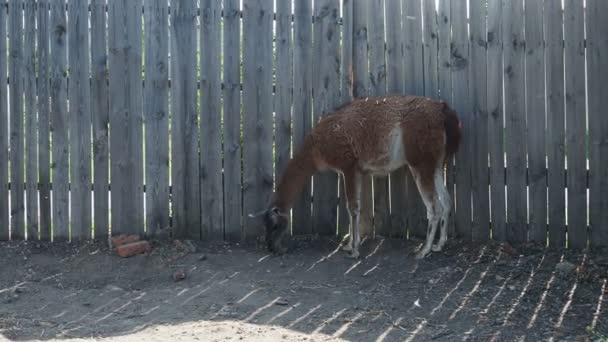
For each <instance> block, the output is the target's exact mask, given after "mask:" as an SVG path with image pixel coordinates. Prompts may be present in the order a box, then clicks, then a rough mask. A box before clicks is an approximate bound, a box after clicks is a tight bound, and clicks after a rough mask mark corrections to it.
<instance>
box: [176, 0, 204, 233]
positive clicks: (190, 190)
mask: <svg viewBox="0 0 608 342" xmlns="http://www.w3.org/2000/svg"><path fill="white" fill-rule="evenodd" d="M170 34H171V130H172V132H171V133H172V135H171V161H172V165H171V184H172V186H173V188H172V204H173V211H172V212H173V229H174V233H175V235H176V236H179V237H189V238H194V239H199V238H200V234H201V231H200V229H201V221H200V220H201V216H200V208H201V206H200V204H201V197H200V182H199V158H198V124H197V116H198V115H197V111H196V73H195V72H193V70H194V69H193V68H194V66H195V65H196V3H195V2H194V1H179V0H173V1H171V33H170Z"/></svg>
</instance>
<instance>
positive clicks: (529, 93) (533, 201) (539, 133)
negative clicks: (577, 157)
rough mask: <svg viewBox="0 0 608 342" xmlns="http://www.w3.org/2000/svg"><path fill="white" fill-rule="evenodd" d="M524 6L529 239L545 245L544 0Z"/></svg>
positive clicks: (529, 2)
mask: <svg viewBox="0 0 608 342" xmlns="http://www.w3.org/2000/svg"><path fill="white" fill-rule="evenodd" d="M525 6H526V8H525V16H526V17H525V27H526V113H527V123H528V129H527V132H528V137H527V139H528V183H529V185H528V186H529V203H530V204H529V208H530V212H529V218H528V224H529V239H530V241H534V242H538V243H542V244H543V245H545V244H546V243H547V168H546V154H545V61H544V58H545V49H544V38H543V2H542V1H526V3H525Z"/></svg>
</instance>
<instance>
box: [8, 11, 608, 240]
mask: <svg viewBox="0 0 608 342" xmlns="http://www.w3.org/2000/svg"><path fill="white" fill-rule="evenodd" d="M467 4H468V6H467ZM564 4H565V8H562V1H561V0H544V1H543V0H526V1H524V0H503V1H501V0H462V1H461V0H437V1H435V0H423V1H421V0H365V1H364V0H315V1H314V3H313V1H312V0H297V1H295V2H293V3H292V1H283V0H275V1H273V0H243V1H242V4H241V1H240V0H223V1H222V0H200V1H194V0H192V1H191V0H171V1H168V0H143V1H142V0H108V1H106V0H90V1H88V0H69V1H67V3H65V2H64V1H63V0H10V1H7V0H0V8H1V10H0V37H6V39H0V84H2V85H5V86H2V87H0V239H1V240H7V239H9V238H10V239H24V238H27V239H30V240H32V239H42V240H49V239H54V240H61V239H71V240H77V239H90V238H104V236H107V235H108V234H109V233H110V232H111V233H112V234H116V233H141V234H147V235H154V234H155V233H156V232H158V231H159V230H162V229H166V228H168V227H171V229H173V232H174V234H175V235H176V236H180V237H188V238H195V239H209V240H221V239H226V240H241V239H247V240H251V239H253V238H255V237H257V236H260V235H261V233H262V231H261V227H260V226H259V224H258V222H257V221H256V220H251V219H249V218H248V217H247V214H248V213H252V212H257V211H259V210H261V209H263V208H264V206H265V205H266V203H267V201H268V198H269V195H270V194H271V191H272V189H273V184H274V180H275V179H276V177H277V175H278V174H280V172H281V171H282V170H283V169H284V168H285V165H286V163H287V162H288V160H289V157H290V155H291V153H292V151H293V150H294V149H295V148H297V147H298V146H299V145H300V144H301V143H302V142H303V139H304V137H305V135H306V134H307V132H309V131H310V129H311V127H312V125H313V124H314V122H316V121H317V120H318V119H319V118H320V117H321V116H323V115H326V114H327V113H329V112H331V110H332V108H335V107H336V106H337V105H340V104H341V103H343V102H346V101H349V100H350V99H352V98H353V96H354V97H366V96H371V95H383V94H386V93H408V94H418V95H425V96H429V97H435V98H443V99H445V100H447V101H448V102H449V103H450V104H451V105H452V106H453V107H454V108H455V109H456V110H457V111H458V113H459V115H460V117H461V119H462V122H463V125H464V141H463V145H462V147H461V150H460V152H459V153H458V154H457V156H456V158H455V162H454V163H452V162H450V165H449V166H448V169H447V173H446V175H447V177H446V179H447V182H448V184H449V185H450V192H451V193H452V195H453V196H454V203H455V211H454V215H453V218H454V219H453V220H452V223H453V224H452V225H451V230H452V233H456V234H457V235H459V236H462V237H464V238H469V239H476V240H484V239H490V238H492V239H496V240H500V241H504V240H507V241H510V242H512V243H519V242H524V241H534V242H541V243H547V244H548V245H549V246H551V247H557V248H561V247H566V246H567V247H571V248H583V247H586V246H587V245H588V242H589V243H590V245H592V246H602V245H603V246H606V245H608V196H607V195H606V193H607V192H608V115H607V112H606V108H608V64H607V63H606V61H605V59H606V58H607V57H608V38H607V37H608V35H607V34H606V33H607V32H608V21H607V20H606V19H605V18H604V17H605V15H607V14H608V1H605V0H586V2H583V1H578V0H572V1H565V2H564ZM566 156H567V163H566ZM566 166H567V169H566ZM364 189H365V190H366V191H365V196H364V200H363V203H362V205H363V218H362V223H363V224H364V225H365V226H366V227H368V228H367V229H366V231H367V233H372V232H373V233H375V234H379V235H384V236H401V237H408V236H422V235H424V234H425V231H426V229H425V228H426V222H425V221H426V215H425V210H424V207H423V206H422V202H421V201H420V198H419V195H418V193H417V191H416V188H415V186H414V183H413V181H412V180H411V178H410V177H409V176H408V172H407V171H406V170H400V171H398V172H396V173H394V174H392V175H391V176H390V179H387V178H375V179H373V180H372V179H369V181H366V182H365V187H364ZM372 190H373V191H372ZM343 199H344V196H343V190H342V189H341V186H340V184H339V182H338V178H337V177H336V176H335V175H333V174H322V175H316V176H314V177H313V181H312V182H311V186H310V187H307V188H306V190H305V191H304V193H303V194H302V196H300V198H299V199H298V201H297V203H296V204H295V206H294V209H293V215H292V216H293V219H292V222H293V227H292V228H293V234H296V235H298V234H311V233H315V234H322V235H336V234H339V235H341V234H344V232H346V231H347V227H348V217H347V215H346V211H345V206H344V200H343Z"/></svg>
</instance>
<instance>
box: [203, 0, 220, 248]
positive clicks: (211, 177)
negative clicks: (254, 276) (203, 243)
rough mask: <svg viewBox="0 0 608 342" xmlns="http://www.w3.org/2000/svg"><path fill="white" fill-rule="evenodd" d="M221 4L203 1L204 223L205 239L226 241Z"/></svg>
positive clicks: (207, 0)
mask: <svg viewBox="0 0 608 342" xmlns="http://www.w3.org/2000/svg"><path fill="white" fill-rule="evenodd" d="M221 10H222V9H221V3H220V2H219V1H215V0H204V1H201V45H200V46H201V119H200V125H201V147H200V151H201V164H200V172H201V175H200V177H201V214H202V218H201V222H202V234H203V238H206V239H212V240H223V238H224V205H223V203H224V199H223V191H222V140H221V139H222V136H221V134H220V133H221V131H222V123H221V120H222V118H221V115H222V112H221V91H222V89H221V86H222V85H221V80H220V48H221V44H220V43H221V36H220V16H221Z"/></svg>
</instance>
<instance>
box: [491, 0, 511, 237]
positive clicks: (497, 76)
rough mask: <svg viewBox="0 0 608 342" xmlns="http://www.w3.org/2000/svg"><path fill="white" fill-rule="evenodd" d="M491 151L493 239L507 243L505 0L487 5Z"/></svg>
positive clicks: (493, 0)
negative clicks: (504, 72) (504, 90)
mask: <svg viewBox="0 0 608 342" xmlns="http://www.w3.org/2000/svg"><path fill="white" fill-rule="evenodd" d="M487 60H488V65H487V70H488V75H487V77H488V84H487V86H488V115H489V117H488V150H489V152H490V202H491V208H490V211H491V218H490V220H491V222H492V239H494V240H498V241H506V239H507V237H506V234H507V231H506V222H507V221H506V207H505V162H504V158H505V154H504V140H503V139H504V138H503V134H504V125H503V118H504V112H503V107H502V98H503V96H502V79H503V71H502V65H503V64H502V0H490V1H489V2H488V59H487Z"/></svg>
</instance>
